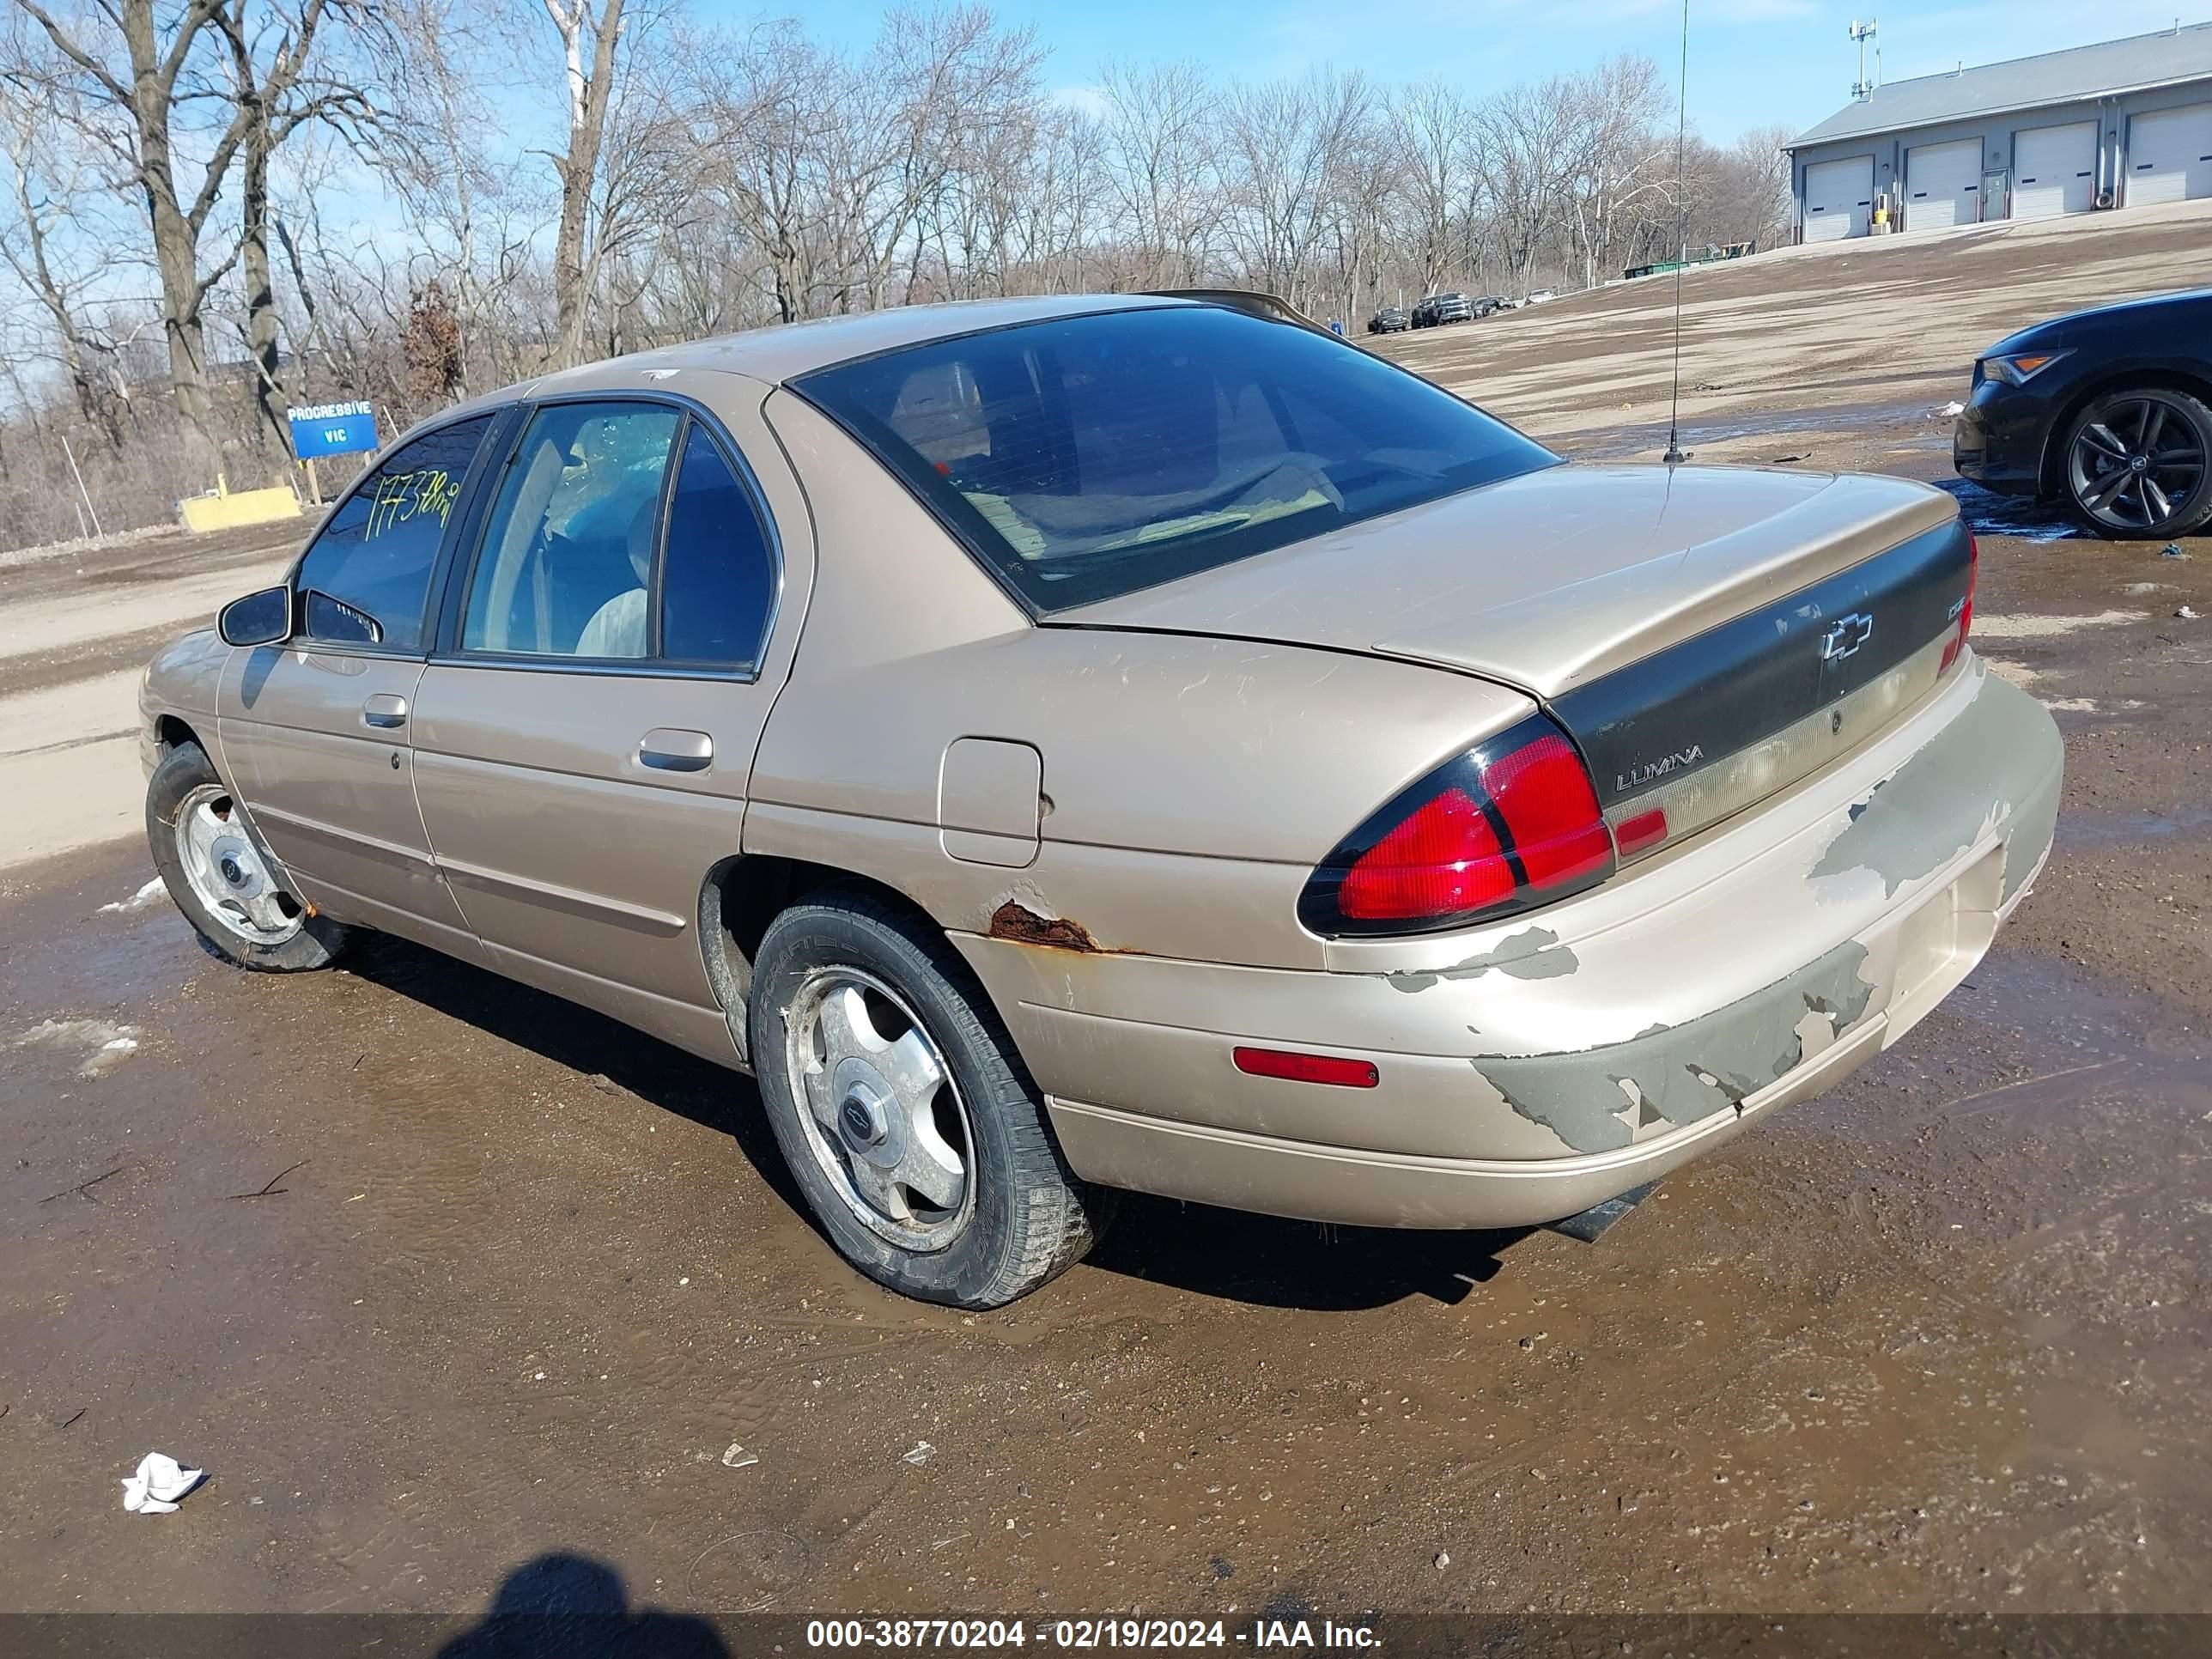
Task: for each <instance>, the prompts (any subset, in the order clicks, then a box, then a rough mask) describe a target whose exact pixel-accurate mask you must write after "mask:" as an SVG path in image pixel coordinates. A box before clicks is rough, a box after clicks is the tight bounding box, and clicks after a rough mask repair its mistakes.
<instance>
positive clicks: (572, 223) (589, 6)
mask: <svg viewBox="0 0 2212 1659" xmlns="http://www.w3.org/2000/svg"><path fill="white" fill-rule="evenodd" d="M544 6H545V15H547V16H548V17H550V18H551V19H552V20H553V27H554V29H555V31H556V33H558V34H559V35H560V37H561V52H562V60H563V62H564V63H565V64H566V66H567V74H566V84H567V88H568V147H567V149H564V150H562V153H561V154H559V155H556V156H555V157H553V171H554V174H555V176H556V177H557V178H558V179H560V181H561V223H560V229H559V231H558V232H557V234H556V237H555V239H554V243H553V296H554V305H555V307H556V316H555V321H554V331H553V333H554V343H553V361H554V362H555V363H556V364H568V363H575V362H582V361H583V357H584V329H585V307H586V300H587V298H588V283H587V273H586V269H585V258H586V236H587V234H588V233H589V231H590V229H591V223H590V220H591V212H592V198H593V196H594V194H595V193H596V191H597V190H598V187H599V155H600V150H601V147H602V145H603V144H604V143H605V138H606V131H607V107H608V105H609V104H610V103H611V101H612V100H613V97H614V86H615V64H616V55H617V52H618V51H619V50H620V47H621V45H622V37H623V0H544Z"/></svg>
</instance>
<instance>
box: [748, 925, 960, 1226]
mask: <svg viewBox="0 0 2212 1659" xmlns="http://www.w3.org/2000/svg"><path fill="white" fill-rule="evenodd" d="M784 1028H785V1030H786V1032H787V1034H788V1055H787V1060H788V1064H789V1066H790V1073H791V1085H792V1092H793V1095H795V1096H796V1097H798V1098H799V1101H800V1102H801V1103H803V1105H804V1107H805V1110H804V1111H803V1113H802V1114H801V1122H802V1125H803V1127H805V1132H806V1139H807V1144H808V1146H809V1147H810V1149H811V1151H812V1152H813V1154H814V1158H815V1161H816V1162H817V1164H820V1165H821V1167H822V1170H823V1173H824V1174H825V1175H827V1176H829V1180H830V1183H831V1184H832V1185H833V1186H834V1187H835V1188H836V1190H837V1195H838V1196H839V1197H840V1198H841V1199H842V1200H844V1203H845V1206H846V1207H847V1208H848V1209H849V1210H850V1211H851V1212H853V1214H854V1218H856V1219H858V1220H859V1221H860V1223H861V1224H862V1225H865V1226H866V1227H867V1228H868V1229H869V1231H872V1232H873V1233H874V1234H875V1235H876V1236H877V1237H879V1238H882V1239H884V1240H885V1241H886V1242H888V1243H893V1244H896V1245H898V1246H899V1247H900V1248H901V1249H908V1250H918V1251H929V1250H941V1249H945V1247H946V1246H947V1245H949V1244H951V1243H952V1241H953V1240H954V1239H955V1238H957V1237H959V1235H960V1231H961V1229H962V1228H963V1227H964V1226H966V1225H967V1224H968V1221H969V1217H970V1216H971V1215H973V1213H974V1212H975V1182H974V1181H973V1180H972V1179H971V1178H970V1173H969V1171H970V1166H971V1164H972V1161H973V1160H972V1157H971V1154H970V1152H969V1146H970V1144H971V1143H970V1139H969V1127H968V1109H967V1106H966V1103H964V1102H963V1101H962V1099H961V1098H960V1090H959V1085H957V1083H955V1082H954V1080H953V1078H952V1069H951V1066H949V1065H947V1064H946V1062H945V1055H944V1053H943V1051H942V1050H941V1049H939V1047H938V1046H937V1044H936V1042H934V1041H933V1039H932V1038H931V1036H930V1035H929V1033H928V1031H927V1030H926V1029H925V1028H924V1027H923V1025H922V1024H921V1020H920V1019H919V1018H916V1017H915V1012H914V1011H913V1009H912V1008H910V1007H908V1005H907V1003H906V1002H905V1000H903V999H902V998H901V997H900V996H899V995H898V994H897V993H896V992H895V991H893V990H892V989H891V988H890V987H889V986H888V985H886V984H884V982H883V981H881V980H879V979H878V978H876V977H875V976H874V975H872V974H866V973H863V972H861V971H860V969H856V968H842V967H840V968H824V969H819V970H817V972H816V973H814V974H812V975H810V976H809V977H808V978H807V980H806V981H805V983H804V984H802V985H801V986H800V987H799V994H798V995H797V996H795V997H793V999H792V1003H791V1008H790V1012H789V1013H788V1014H787V1016H786V1018H785V1022H784Z"/></svg>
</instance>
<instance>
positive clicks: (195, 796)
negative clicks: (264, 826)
mask: <svg viewBox="0 0 2212 1659" xmlns="http://www.w3.org/2000/svg"><path fill="white" fill-rule="evenodd" d="M177 859H178V861H179V863H180V864H181V865H182V866H184V872H185V880H187V881H189V882H190V883H191V885H192V891H193V893H194V895H195V896H197V898H198V899H199V902H201V903H202V904H203V905H204V906H205V907H206V908H207V912H208V914H209V915H210V916H212V917H214V918H215V921H216V923H217V925H218V926H220V927H223V928H224V929H226V930H227V931H228V932H229V933H234V934H235V935H236V936H237V937H238V938H240V939H243V940H245V941H246V943H247V944H248V945H282V944H283V942H284V941H285V940H286V939H290V938H291V937H292V936H293V935H294V934H295V933H298V932H299V931H300V929H301V928H302V927H305V926H307V912H306V911H305V910H303V909H302V908H301V907H300V905H299V903H298V902H296V901H295V900H294V899H293V897H292V896H291V895H290V894H289V893H286V892H284V891H283V890H282V889H280V888H279V887H278V886H277V885H276V882H275V880H274V879H273V878H271V877H270V873H269V866H267V865H266V864H264V862H263V861H262V858H261V854H259V853H258V852H257V851H256V850H255V849H254V846H253V841H252V837H251V836H248V835H247V834H246V826H245V825H244V824H243V823H241V822H240V820H239V817H238V811H237V808H236V806H235V805H234V803H233V802H232V800H231V798H230V792H229V791H228V789H225V788H224V787H222V786H221V785H220V784H203V785H201V786H200V787H198V788H197V789H194V790H192V791H191V792H190V793H187V794H186V795H185V798H184V799H183V800H182V801H180V802H179V803H178V805H177Z"/></svg>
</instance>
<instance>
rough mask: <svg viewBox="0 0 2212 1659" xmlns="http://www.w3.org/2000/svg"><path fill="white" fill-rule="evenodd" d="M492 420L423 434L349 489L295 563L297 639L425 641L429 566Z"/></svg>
mask: <svg viewBox="0 0 2212 1659" xmlns="http://www.w3.org/2000/svg"><path fill="white" fill-rule="evenodd" d="M491 422H492V417H491V416H489V415H478V416H473V417H471V419H469V420H465V421H456V422H453V424H452V425H451V426H442V427H440V428H438V429H437V430H436V431H435V432H428V433H425V434H424V435H422V436H421V437H419V438H417V439H416V440H415V441H414V442H412V443H410V444H406V445H404V446H403V447H400V448H398V449H397V450H395V451H393V452H392V455H391V456H390V457H389V458H388V459H386V461H385V462H384V464H383V465H381V466H380V467H378V468H377V469H376V471H374V472H372V473H370V474H369V475H368V477H366V478H364V479H362V481H361V483H359V484H358V485H357V486H356V487H355V489H354V492H353V494H352V495H349V496H347V497H346V499H345V501H343V503H342V504H341V505H340V506H339V507H338V509H337V512H336V513H332V514H331V521H330V523H329V524H328V525H326V526H324V528H323V533H322V534H321V535H319V536H318V537H316V538H315V539H314V543H313V545H312V546H310V547H309V548H308V549H307V553H306V555H305V556H303V557H302V558H301V561H300V569H299V574H298V575H297V576H296V577H295V579H294V580H295V586H296V587H297V588H298V590H299V594H300V632H301V636H302V637H304V638H307V639H310V640H322V641H331V642H332V643H334V644H341V645H380V646H384V647H389V648H390V649H392V650H395V651H414V650H417V649H420V648H421V646H422V617H423V612H424V610H425V609H426V607H427V602H428V598H429V591H430V571H431V568H432V567H433V566H434V565H435V564H436V562H437V560H438V548H439V544H441V542H443V541H444V539H445V535H446V526H447V522H448V521H449V520H451V519H452V518H453V508H454V507H455V505H456V504H457V503H458V502H459V500H460V495H461V483H462V480H464V479H465V478H466V477H468V475H469V463H470V461H471V459H474V458H475V455H476V453H477V445H478V444H479V443H481V442H483V435H484V434H485V432H486V431H487V430H489V428H490V426H491Z"/></svg>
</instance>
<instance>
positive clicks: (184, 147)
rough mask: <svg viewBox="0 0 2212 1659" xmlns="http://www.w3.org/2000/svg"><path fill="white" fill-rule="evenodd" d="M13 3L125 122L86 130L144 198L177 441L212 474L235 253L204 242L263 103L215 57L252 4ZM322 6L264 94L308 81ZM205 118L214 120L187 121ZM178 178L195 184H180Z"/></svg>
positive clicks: (307, 10) (191, 463) (69, 69)
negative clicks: (209, 250)
mask: <svg viewBox="0 0 2212 1659" xmlns="http://www.w3.org/2000/svg"><path fill="white" fill-rule="evenodd" d="M249 3H251V0H184V3H183V4H182V5H181V6H180V7H178V8H175V9H157V8H156V7H155V0H100V4H99V5H98V7H97V9H95V10H94V11H93V12H91V13H88V14H85V15H81V16H79V17H76V18H73V19H70V20H67V21H64V19H61V18H58V17H57V16H56V15H54V14H53V13H52V11H50V10H49V9H47V8H46V6H44V5H42V4H40V0H15V4H16V5H17V6H18V7H19V8H21V10H22V11H23V13H24V14H25V15H27V16H29V17H30V18H31V19H32V20H33V21H35V22H36V23H37V24H38V25H39V27H40V28H42V29H43V30H45V31H46V35H47V37H48V39H49V40H52V43H53V45H54V47H55V49H56V50H57V51H58V52H59V53H60V55H61V58H62V59H63V60H64V64H63V68H62V70H61V78H60V81H59V84H61V85H62V86H63V87H64V88H65V89H66V90H67V91H68V92H69V93H70V94H72V95H73V96H74V97H75V98H76V99H77V100H80V101H81V103H82V105H83V106H86V107H88V109H89V108H94V107H97V106H106V107H107V108H108V109H110V110H111V111H112V112H113V113H114V114H115V115H116V116H117V117H118V122H117V124H116V125H112V126H111V125H108V124H106V123H103V122H98V121H92V122H88V125H87V129H86V130H87V131H88V132H90V133H92V134H94V135H95V136H97V137H101V138H104V139H105V140H106V142H108V143H110V144H111V146H112V150H113V154H114V155H115V159H116V161H117V162H118V165H119V166H120V167H122V168H123V169H124V170H125V173H127V176H128V177H129V178H130V179H131V184H132V186H133V187H134V189H135V190H136V191H137V192H138V193H139V195H140V196H141V197H142V199H143V205H144V210H145V214H146V222H147V227H148V229H149V233H150V235H151V238H152V241H153V253H154V264H155V270H156V271H157V272H158V273H159V275H160V277H161V326H162V331H163V332H164V333H165V335H166V336H167V340H168V346H169V382H170V386H171V387H172V388H173V391H174V393H175V396H176V402H177V412H178V415H179V417H180V420H181V422H182V425H181V430H180V434H179V436H180V440H181V441H182V443H183V445H184V447H185V459H186V461H187V464H188V467H189V470H190V471H191V473H192V474H194V475H196V476H198V477H207V478H211V477H213V475H214V474H215V473H216V471H218V470H219V468H220V465H221V462H222V447H221V443H220V441H219V440H218V438H217V436H216V421H215V416H214V411H213V408H212V405H211V403H210V393H209V385H208V380H209V376H208V360H207V343H206V330H207V322H206V307H207V299H208V295H209V293H210V290H211V289H214V287H215V286H216V283H220V282H221V281H222V277H223V276H224V275H225V274H226V273H227V272H228V270H229V269H230V267H231V266H232V265H233V264H234V263H236V261H237V258H238V250H237V249H236V247H235V246H233V247H231V248H229V249H228V250H226V251H225V252H224V253H223V255H222V258H219V259H217V260H216V262H215V264H213V266H212V267H211V268H210V267H209V266H207V265H206V264H204V262H203V259H202V256H201V246H200V245H201V240H202V238H203V237H204V234H206V232H207V229H208V224H209V220H210V217H211V216H212V215H213V214H214V212H215V209H216V203H217V202H218V201H219V200H220V199H221V197H222V190H223V185H224V183H225V181H226V180H227V179H228V177H229V174H230V170H231V167H232V164H233V163H234V161H236V160H237V157H238V152H239V149H240V145H241V144H243V143H245V142H246V138H247V136H248V134H249V132H250V131H252V128H253V126H254V124H255V123H256V121H257V120H258V119H259V118H260V117H259V114H258V111H257V108H256V107H255V106H254V105H252V104H251V103H248V102H246V101H243V100H240V99H238V98H236V97H234V96H228V95H225V93H224V91H223V89H222V87H221V85H220V82H219V76H220V73H221V64H220V61H216V62H213V63H211V62H210V58H215V57H216V56H217V55H218V54H219V53H220V51H221V48H222V36H223V35H225V34H226V33H228V30H229V29H230V28H231V27H233V20H234V16H236V17H239V18H242V17H243V16H244V15H245V8H246V6H247V5H248V4H249ZM324 10H325V0H303V3H302V9H301V11H300V12H299V13H298V14H297V17H296V21H295V25H294V30H293V34H292V40H293V43H294V46H295V48H296V49H295V50H289V51H287V52H284V53H283V54H282V55H281V57H280V59H279V62H278V64H277V66H276V69H275V70H273V71H272V74H271V76H270V80H269V81H268V82H265V83H264V85H263V87H262V91H263V94H264V98H265V96H266V94H270V93H271V92H274V93H276V94H282V92H283V91H284V90H285V89H287V88H289V84H290V82H291V80H292V79H293V78H294V77H296V76H297V75H298V74H299V72H300V70H301V67H302V66H303V65H304V64H305V63H306V61H307V52H308V51H309V50H310V49H311V48H312V45H313V37H314V33H315V29H316V27H317V25H318V24H319V21H321V18H322V15H323V13H324ZM240 26H241V27H242V25H240ZM202 110H209V111H212V114H211V115H210V116H209V117H208V118H206V120H205V121H204V122H203V123H200V124H198V125H187V123H189V122H191V120H192V118H193V116H194V115H195V114H196V113H197V112H199V111H202ZM180 172H182V173H185V175H186V179H187V182H185V183H180V182H179V173H180Z"/></svg>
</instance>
